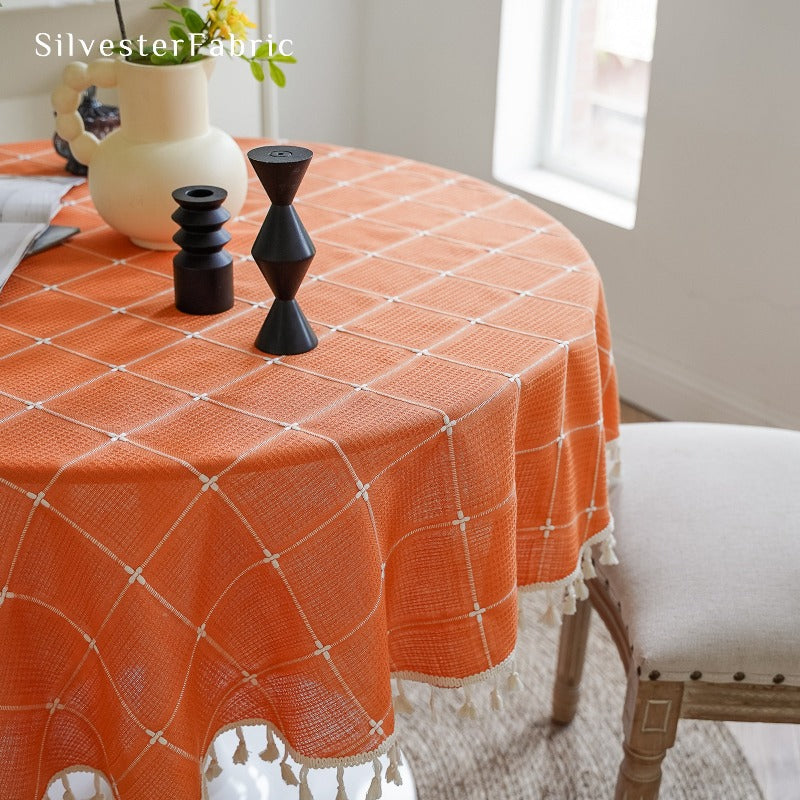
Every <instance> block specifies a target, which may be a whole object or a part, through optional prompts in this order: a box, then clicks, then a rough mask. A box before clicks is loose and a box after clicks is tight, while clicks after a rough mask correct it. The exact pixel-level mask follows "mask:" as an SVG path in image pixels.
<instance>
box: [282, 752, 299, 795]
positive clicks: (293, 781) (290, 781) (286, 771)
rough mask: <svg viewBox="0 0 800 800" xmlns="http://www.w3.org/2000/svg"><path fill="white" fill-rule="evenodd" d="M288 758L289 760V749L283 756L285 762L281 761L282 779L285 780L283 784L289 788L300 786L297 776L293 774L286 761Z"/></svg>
mask: <svg viewBox="0 0 800 800" xmlns="http://www.w3.org/2000/svg"><path fill="white" fill-rule="evenodd" d="M287 758H289V749H288V748H287V749H286V751H285V752H284V754H283V761H281V778H283V782H284V783H285V784H286V785H287V786H299V785H300V781H298V780H297V776H296V775H295V774H294V772H292V768H291V767H290V766H289V764H288V762H287V761H286V759H287Z"/></svg>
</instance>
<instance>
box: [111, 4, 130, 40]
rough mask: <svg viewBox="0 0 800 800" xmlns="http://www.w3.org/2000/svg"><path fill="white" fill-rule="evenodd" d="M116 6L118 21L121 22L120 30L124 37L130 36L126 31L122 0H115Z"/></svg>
mask: <svg viewBox="0 0 800 800" xmlns="http://www.w3.org/2000/svg"><path fill="white" fill-rule="evenodd" d="M114 7H115V8H116V10H117V22H119V32H120V34H122V38H123V39H127V38H128V34H127V33H126V32H125V20H124V19H123V18H122V7H121V6H120V0H114Z"/></svg>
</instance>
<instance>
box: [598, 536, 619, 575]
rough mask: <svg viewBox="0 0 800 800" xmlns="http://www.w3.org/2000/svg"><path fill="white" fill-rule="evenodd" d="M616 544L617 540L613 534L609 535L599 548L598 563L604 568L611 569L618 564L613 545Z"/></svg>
mask: <svg viewBox="0 0 800 800" xmlns="http://www.w3.org/2000/svg"><path fill="white" fill-rule="evenodd" d="M616 543H617V540H616V539H615V538H614V534H613V533H610V534H609V535H608V538H607V539H606V540H605V541H604V542H603V544H602V545H601V546H600V563H601V564H603V565H604V566H607V567H613V566H614V565H615V564H619V559H618V558H617V554H616V553H615V552H614V545H615V544H616Z"/></svg>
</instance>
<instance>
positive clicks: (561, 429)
mask: <svg viewBox="0 0 800 800" xmlns="http://www.w3.org/2000/svg"><path fill="white" fill-rule="evenodd" d="M564 349H565V351H566V353H565V356H564V360H565V364H564V385H563V387H562V391H561V420H560V422H559V435H558V438H557V440H556V441H557V442H558V452H557V454H556V468H555V474H554V475H553V489H552V492H551V494H550V505H549V507H548V511H547V520H546V521H545V524H544V527H543V528H542V533H543V534H544V536H543V538H544V539H545V542H544V544H543V545H542V552H541V554H540V556H539V568H538V572H537V580H539V579H541V576H542V570H543V569H544V559H545V553H546V551H547V540H549V537H550V531H551V530H552V518H553V508H554V507H555V502H556V488H557V486H558V478H559V472H560V469H561V453H562V450H563V445H564V415H565V414H566V410H567V409H566V403H567V385H568V382H569V344H568V343H565V347H564ZM548 529H549V530H548Z"/></svg>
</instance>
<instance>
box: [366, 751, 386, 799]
mask: <svg viewBox="0 0 800 800" xmlns="http://www.w3.org/2000/svg"><path fill="white" fill-rule="evenodd" d="M372 769H373V771H374V773H375V774H374V775H373V777H372V782H371V783H370V785H369V789H368V790H367V796H366V798H365V800H380V798H381V796H382V795H383V786H382V784H381V762H380V759H378V758H373V759H372Z"/></svg>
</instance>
